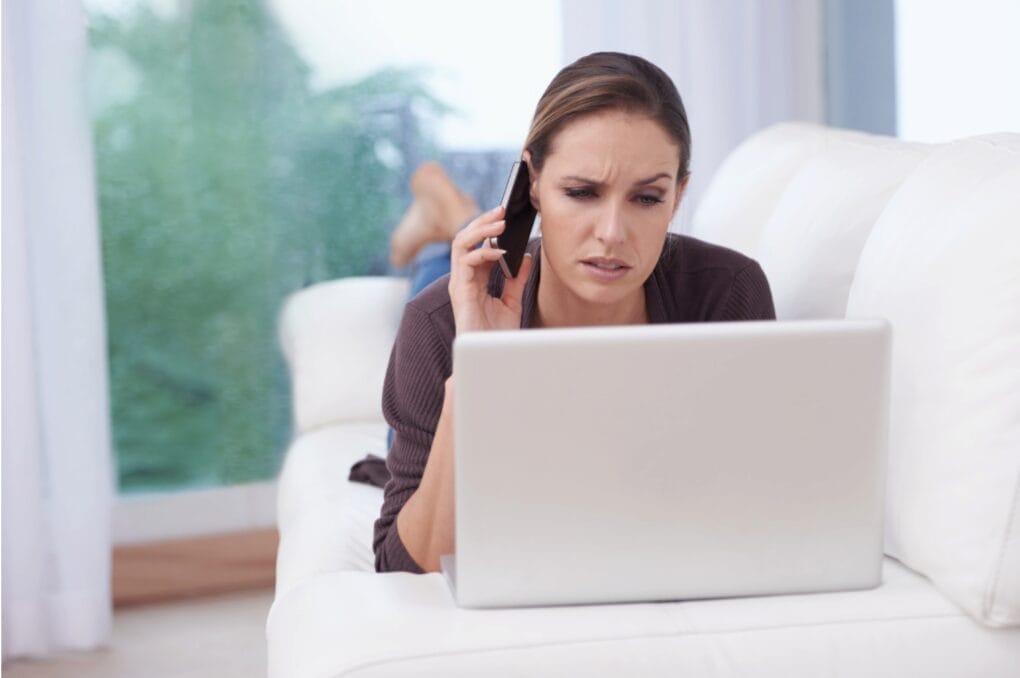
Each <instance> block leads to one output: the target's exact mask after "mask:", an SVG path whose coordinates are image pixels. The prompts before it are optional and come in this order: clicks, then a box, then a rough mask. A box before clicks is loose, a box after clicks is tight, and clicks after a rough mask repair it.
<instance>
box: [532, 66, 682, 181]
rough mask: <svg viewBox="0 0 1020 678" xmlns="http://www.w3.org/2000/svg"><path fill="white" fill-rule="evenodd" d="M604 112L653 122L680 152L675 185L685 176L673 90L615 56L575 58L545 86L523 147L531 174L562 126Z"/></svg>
mask: <svg viewBox="0 0 1020 678" xmlns="http://www.w3.org/2000/svg"><path fill="white" fill-rule="evenodd" d="M606 111H622V112H625V113H633V114H643V115H647V116H648V117H649V118H651V119H652V120H654V121H655V122H657V123H659V125H661V126H662V128H663V129H664V130H665V131H666V133H667V134H669V136H671V137H672V138H673V140H674V141H675V142H676V144H677V146H678V147H679V148H680V157H679V165H678V172H677V181H680V180H681V179H683V178H684V177H686V176H687V175H688V173H689V168H690V162H691V130H690V127H689V126H688V124H687V111H685V110H684V104H683V101H682V100H681V99H680V93H679V92H678V91H677V89H676V85H674V84H673V81H672V80H671V79H670V77H669V76H668V75H666V73H665V72H664V71H663V70H662V69H661V68H659V67H658V66H656V65H655V64H653V63H651V62H650V61H647V60H646V59H642V58H641V57H639V56H634V55H631V54H621V53H620V52H596V53H594V54H589V55H588V56H585V57H581V58H580V59H578V60H577V61H575V62H574V63H572V64H570V65H569V66H567V67H565V68H564V69H563V70H561V71H560V72H559V73H557V74H556V77H555V78H553V80H552V82H550V83H549V86H548V87H547V88H546V90H545V93H544V94H542V98H541V99H539V101H538V106H537V107H536V108H535V117H534V118H533V119H532V121H531V129H530V131H529V132H528V138H527V141H526V142H525V144H524V148H525V149H527V150H528V152H529V153H531V164H532V167H533V168H534V170H535V171H541V170H542V167H543V166H544V164H545V160H546V158H547V157H548V155H549V152H550V149H551V147H552V143H553V140H554V139H555V137H556V135H557V133H559V132H560V130H562V129H563V128H564V127H565V126H566V125H568V124H569V123H570V122H572V121H574V120H577V119H578V118H581V117H583V116H586V115H592V114H595V113H602V112H606Z"/></svg>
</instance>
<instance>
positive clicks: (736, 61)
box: [563, 0, 825, 231]
mask: <svg viewBox="0 0 1020 678" xmlns="http://www.w3.org/2000/svg"><path fill="white" fill-rule="evenodd" d="M822 35H823V8H822V0H769V1H768V2H761V0H563V45H564V52H565V54H564V57H565V59H566V62H567V63H569V62H571V61H573V60H574V59H577V58H578V57H580V56H583V55H585V54H588V53H590V52H596V51H618V52H629V53H631V54H637V55H639V56H642V57H645V58H646V59H648V60H649V61H652V62H653V63H655V64H657V65H658V66H660V67H661V68H662V69H663V70H665V71H666V72H667V73H669V75H670V77H672V78H673V82H675V83H676V86H677V88H678V89H679V90H680V95H681V96H682V97H683V99H684V106H685V107H686V109H687V116H688V120H689V122H690V125H691V136H692V139H693V158H692V162H691V173H692V176H691V184H690V187H689V188H688V192H687V196H686V198H685V201H684V204H683V206H682V207H681V211H680V214H679V216H678V223H677V224H674V226H675V227H676V228H677V229H678V230H680V231H686V230H687V228H688V226H689V223H690V217H691V215H692V214H693V210H694V209H695V208H696V207H697V204H698V201H699V199H700V197H701V194H702V193H703V192H704V189H705V187H706V185H707V183H708V181H709V180H710V179H711V177H712V174H713V173H714V172H715V170H716V169H717V168H718V167H719V164H720V163H721V162H722V160H723V158H725V157H726V155H727V154H728V153H729V152H730V151H732V150H733V149H734V148H735V147H736V146H737V145H738V144H739V143H740V142H741V141H743V140H744V139H746V138H747V137H748V136H749V135H750V134H752V133H753V132H755V131H757V130H759V129H762V128H763V127H767V126H768V125H770V124H772V123H775V122H780V121H784V120H806V121H810V122H817V123H823V122H824V121H825V106H824V101H825V98H824V92H825V81H824V72H825V52H824V43H823V39H822Z"/></svg>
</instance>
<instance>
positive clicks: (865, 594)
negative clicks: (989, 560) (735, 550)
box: [267, 559, 1020, 678]
mask: <svg viewBox="0 0 1020 678" xmlns="http://www.w3.org/2000/svg"><path fill="white" fill-rule="evenodd" d="M267 632H268V638H269V676H270V678H285V677H286V678H306V677H307V678H312V677H315V678H323V677H325V676H347V677H354V676H357V677H359V678H366V677H368V676H374V677H380V676H423V677H424V676H444V677H449V676H492V677H499V676H531V675H545V676H688V675H689V676H704V677H706V678H718V677H723V676H726V677H733V676H783V677H786V676H868V677H869V678H883V677H889V678H892V677H896V678H900V677H901V676H933V675H937V676H982V677H983V678H999V677H1001V678H1005V677H1006V676H1013V675H1015V669H1016V666H1017V663H1018V660H1020V630H1018V629H1008V630H1002V629H997V630H989V629H983V628H981V627H980V626H979V625H978V624H975V623H974V622H973V621H972V620H971V619H970V617H968V616H967V615H966V614H965V613H964V612H962V611H961V610H960V609H959V608H957V607H956V606H955V605H953V604H952V603H951V602H949V601H948V600H947V599H946V598H944V597H943V596H941V595H940V594H939V593H938V592H936V591H935V590H934V589H933V588H932V586H931V584H930V583H929V582H928V581H926V580H925V579H924V578H923V577H921V576H919V575H917V574H914V573H912V572H910V571H909V570H907V569H906V568H904V567H902V566H900V565H898V564H897V563H896V562H895V561H893V560H891V559H886V562H885V567H884V569H883V584H882V586H881V587H879V588H877V589H873V590H870V591H852V592H842V593H819V594H809V595H790V596H762V597H751V598H731V599H720V600H695V601H685V602H675V603H650V604H649V603H645V604H625V605H576V606H564V607H547V608H523V609H497V610H464V609H460V608H458V607H457V606H456V605H455V603H454V601H453V598H452V596H451V595H450V591H449V589H448V587H447V584H446V582H445V581H444V580H443V578H442V577H441V576H440V575H438V574H428V575H412V574H406V573H395V574H374V573H368V572H341V573H336V574H327V575H321V576H317V577H312V578H309V579H305V580H304V581H302V582H301V583H300V584H299V585H298V586H296V587H294V588H293V589H291V590H290V591H288V592H287V593H286V594H285V595H282V596H277V599H276V601H275V602H274V603H273V607H272V609H271V611H270V613H269V619H268V622H267Z"/></svg>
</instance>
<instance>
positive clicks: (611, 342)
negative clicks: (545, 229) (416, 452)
mask: <svg viewBox="0 0 1020 678" xmlns="http://www.w3.org/2000/svg"><path fill="white" fill-rule="evenodd" d="M889 344H890V331H889V327H888V325H887V323H885V322H884V321H843V320H834V321H798V322H739V323H706V324H689V325H656V326H637V327H614V328H584V329H562V330H561V329H555V330H527V331H517V332H480V333H473V334H467V335H464V336H462V337H459V338H458V339H457V340H456V342H455V344H454V374H456V384H455V386H454V398H455V400H454V450H455V453H454V477H455V483H456V489H455V504H456V551H457V552H456V555H455V556H448V557H445V558H443V559H442V564H443V569H444V571H445V573H446V576H447V578H448V580H449V581H450V585H451V586H452V588H453V590H454V594H455V597H456V600H457V603H458V604H459V605H461V606H465V607H504V606H528V605H561V604H581V603H612V602H629V601H661V600H679V599H692V598H714V597H728V596H749V595H766V594H787V593H801V592H813V591H834V590H847V589H861V588H871V587H875V586H877V585H878V584H879V583H880V582H881V560H882V518H883V497H884V485H885V460H886V446H887V437H888V433H887V429H888V424H887V419H888V374H889Z"/></svg>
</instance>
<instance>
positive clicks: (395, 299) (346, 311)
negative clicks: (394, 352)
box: [279, 277, 408, 435]
mask: <svg viewBox="0 0 1020 678" xmlns="http://www.w3.org/2000/svg"><path fill="white" fill-rule="evenodd" d="M407 291H408V281H407V280H406V279H403V278H386V277H361V278H344V279H342V280H333V281H330V282H325V283H320V284H317V285H313V286H311V287H308V288H306V289H303V290H301V291H299V292H295V293H294V294H291V295H290V296H289V297H288V298H287V299H286V301H285V302H284V305H283V308H282V310H281V311H280V317H279V339H280V345H281V347H282V349H283V354H284V357H285V358H286V360H287V364H288V366H289V368H290V375H291V395H292V403H293V414H294V433H295V435H300V434H301V433H305V432H307V431H310V430H313V429H316V428H320V427H322V426H326V425H329V424H334V423H343V422H352V421H381V419H382V405H381V403H382V384H383V378H384V376H385V372H386V365H387V362H388V361H389V354H390V349H391V347H392V346H393V339H394V337H395V336H396V332H397V327H398V325H399V323H400V316H401V314H402V313H403V309H404V302H405V301H406V298H407Z"/></svg>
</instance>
